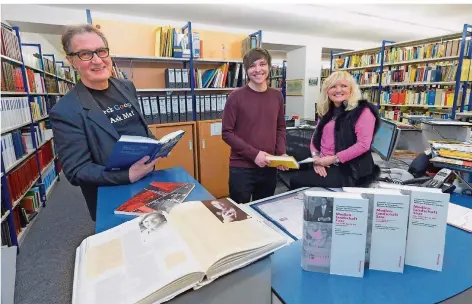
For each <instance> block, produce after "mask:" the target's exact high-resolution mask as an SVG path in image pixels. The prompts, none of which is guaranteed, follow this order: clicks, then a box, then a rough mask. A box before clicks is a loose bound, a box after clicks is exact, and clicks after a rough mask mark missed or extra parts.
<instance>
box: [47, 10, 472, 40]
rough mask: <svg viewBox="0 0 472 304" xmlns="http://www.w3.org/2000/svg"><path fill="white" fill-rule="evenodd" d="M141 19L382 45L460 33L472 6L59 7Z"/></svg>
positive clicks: (471, 14)
mask: <svg viewBox="0 0 472 304" xmlns="http://www.w3.org/2000/svg"><path fill="white" fill-rule="evenodd" d="M53 6H57V7H65V8H77V9H84V10H85V9H86V8H88V9H91V11H92V18H93V12H94V11H100V12H106V13H115V14H125V15H132V16H137V17H147V18H155V19H169V20H176V21H187V20H190V21H192V22H195V23H204V24H210V25H219V26H227V27H239V28H247V29H249V30H254V29H261V30H263V31H272V32H282V33H297V34H303V35H312V36H318V37H330V38H337V39H351V40H363V41H372V42H379V41H381V40H383V39H387V40H394V41H404V40H412V39H419V38H424V37H428V36H438V35H444V34H448V33H454V32H459V31H461V30H462V27H463V24H464V23H472V5H470V4H451V5H447V4H428V5H418V4H413V5H394V4H386V5H359V4H357V5H345V4H343V5H311V4H292V5H285V4H271V5H268V4H267V3H266V4H247V3H244V4H223V5H215V4H140V5H136V4H71V5H68V4H55V5H53Z"/></svg>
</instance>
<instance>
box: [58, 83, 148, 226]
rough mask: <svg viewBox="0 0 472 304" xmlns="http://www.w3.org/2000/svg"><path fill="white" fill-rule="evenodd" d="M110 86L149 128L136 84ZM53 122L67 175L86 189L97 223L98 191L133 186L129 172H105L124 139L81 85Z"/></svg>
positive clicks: (64, 101) (62, 103) (60, 105)
mask: <svg viewBox="0 0 472 304" xmlns="http://www.w3.org/2000/svg"><path fill="white" fill-rule="evenodd" d="M110 82H111V83H112V84H113V85H114V86H115V87H116V88H117V90H118V91H119V92H120V93H121V94H122V95H123V96H124V97H125V98H126V99H127V100H128V101H129V102H130V103H131V105H132V106H133V108H134V110H135V111H136V112H137V113H138V114H139V117H140V119H141V122H142V123H143V124H144V125H146V121H145V120H144V117H143V115H142V113H141V111H140V107H139V104H138V99H137V93H136V88H135V87H134V85H133V83H132V82H131V81H128V80H122V79H116V78H110ZM49 119H50V122H51V127H52V130H53V133H54V143H55V146H56V149H57V153H58V156H59V160H60V162H61V164H62V168H63V170H64V174H65V176H66V178H67V179H68V180H69V181H70V183H71V184H72V185H74V186H80V188H81V189H82V193H83V195H84V197H85V201H86V202H87V206H88V209H89V212H90V215H91V217H92V220H94V221H95V217H96V208H97V193H98V187H99V186H112V185H123V184H129V183H130V180H129V175H128V170H123V171H117V172H107V171H105V170H104V169H105V164H106V163H107V161H108V158H109V156H110V154H111V152H112V150H113V147H114V146H115V143H116V142H117V141H118V140H119V139H120V135H119V134H118V132H117V131H116V130H115V127H113V125H112V124H111V122H110V119H109V118H108V117H107V116H106V115H105V114H104V113H103V111H102V109H101V108H100V107H99V106H98V104H97V102H96V101H95V99H94V98H93V97H92V94H90V92H89V90H88V89H87V88H86V87H85V85H84V84H83V83H82V82H81V81H79V82H78V83H77V84H76V85H75V87H74V88H73V89H72V90H70V92H68V93H67V94H66V95H65V96H64V97H62V98H61V99H60V100H59V102H58V103H57V104H56V105H55V106H54V107H53V108H52V109H51V112H50V113H49ZM146 130H147V133H148V134H147V135H148V137H151V138H154V136H153V135H152V133H151V132H150V131H149V129H148V128H147V127H146Z"/></svg>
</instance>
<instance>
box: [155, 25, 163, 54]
mask: <svg viewBox="0 0 472 304" xmlns="http://www.w3.org/2000/svg"><path fill="white" fill-rule="evenodd" d="M161 32H162V27H158V28H156V30H155V32H154V33H155V35H154V36H155V37H156V42H155V44H154V56H156V57H160V56H161Z"/></svg>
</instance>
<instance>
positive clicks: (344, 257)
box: [301, 191, 369, 277]
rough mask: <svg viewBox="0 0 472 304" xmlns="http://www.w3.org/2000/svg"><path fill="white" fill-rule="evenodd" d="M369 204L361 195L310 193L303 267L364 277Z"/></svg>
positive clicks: (306, 206)
mask: <svg viewBox="0 0 472 304" xmlns="http://www.w3.org/2000/svg"><path fill="white" fill-rule="evenodd" d="M368 208H369V201H368V200H367V199H365V198H362V196H361V194H357V193H342V192H328V191H306V192H305V197H304V205H303V243H302V256H301V266H302V268H303V269H304V270H306V271H313V272H321V273H329V274H337V275H344V276H353V277H362V276H363V275H364V262H365V247H366V236H367V219H368Z"/></svg>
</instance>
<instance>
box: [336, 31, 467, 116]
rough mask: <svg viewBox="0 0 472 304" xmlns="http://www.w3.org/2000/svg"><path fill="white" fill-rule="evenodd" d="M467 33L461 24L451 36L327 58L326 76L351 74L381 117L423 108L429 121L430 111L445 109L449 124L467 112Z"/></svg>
mask: <svg viewBox="0 0 472 304" xmlns="http://www.w3.org/2000/svg"><path fill="white" fill-rule="evenodd" d="M471 30H472V26H470V25H468V24H465V25H464V28H463V30H462V32H459V33H455V34H449V35H443V36H438V37H430V38H425V39H420V40H412V41H405V42H394V41H387V40H383V41H382V44H381V46H379V47H375V48H370V49H365V50H358V51H349V52H342V53H336V54H333V53H332V54H331V64H330V72H331V71H348V72H349V73H351V74H352V75H353V76H354V78H355V79H356V81H357V82H358V84H359V87H360V88H361V89H362V91H363V97H364V98H367V99H369V100H370V101H371V102H374V103H376V104H377V106H378V107H379V108H380V109H381V113H382V111H383V110H384V109H386V108H399V107H401V108H411V110H413V109H416V110H418V109H421V108H423V109H425V110H426V111H428V113H430V115H431V114H432V116H434V114H437V112H435V111H429V109H430V108H440V109H448V110H449V111H448V112H449V113H450V115H448V117H447V118H451V119H454V118H455V116H456V112H457V111H458V110H459V111H460V112H463V111H464V110H472V94H471V93H470V91H471V88H470V82H471V81H472V77H471V76H472V73H470V72H469V70H470V59H471V58H472V47H471V44H472V43H471V35H472V33H471ZM468 60H469V61H468ZM463 65H464V67H463ZM467 73H469V75H468V77H467ZM464 74H466V76H465V77H464ZM466 107H467V109H466ZM394 111H397V112H399V110H394ZM390 114H391V113H390ZM441 115H442V116H441V117H443V116H446V115H445V114H444V113H441ZM395 116H396V117H398V118H399V119H400V117H401V115H399V113H397V114H395Z"/></svg>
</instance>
